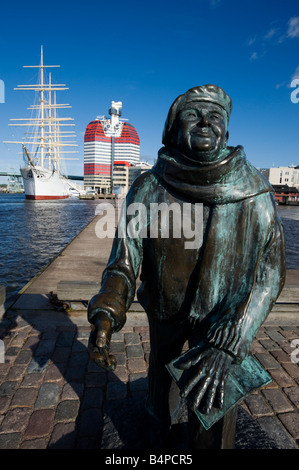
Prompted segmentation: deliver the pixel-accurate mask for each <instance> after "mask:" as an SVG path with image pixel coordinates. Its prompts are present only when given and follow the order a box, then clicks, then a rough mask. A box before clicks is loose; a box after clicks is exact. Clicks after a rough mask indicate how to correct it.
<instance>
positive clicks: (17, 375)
mask: <svg viewBox="0 0 299 470" xmlns="http://www.w3.org/2000/svg"><path fill="white" fill-rule="evenodd" d="M26 368H27V367H26V365H25V366H24V365H14V366H13V367H11V369H10V371H9V372H8V374H7V376H6V380H7V381H9V380H17V381H18V380H22V378H23V375H24V373H25V370H26Z"/></svg>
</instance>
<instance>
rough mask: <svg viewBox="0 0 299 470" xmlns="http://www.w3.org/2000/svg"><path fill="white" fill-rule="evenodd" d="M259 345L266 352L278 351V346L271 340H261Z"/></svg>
mask: <svg viewBox="0 0 299 470" xmlns="http://www.w3.org/2000/svg"><path fill="white" fill-rule="evenodd" d="M260 343H261V345H262V346H263V347H264V348H265V349H266V350H267V351H273V350H275V349H278V350H279V349H280V346H279V345H278V344H277V343H275V342H274V341H272V339H261V340H260Z"/></svg>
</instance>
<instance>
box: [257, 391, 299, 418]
mask: <svg viewBox="0 0 299 470" xmlns="http://www.w3.org/2000/svg"><path fill="white" fill-rule="evenodd" d="M262 393H263V395H264V396H265V397H266V399H267V400H268V402H269V403H270V405H271V406H272V408H273V409H274V411H275V412H276V413H286V412H287V411H293V410H294V408H293V406H292V405H291V403H290V402H289V400H288V399H287V397H286V396H285V394H284V393H283V392H282V391H281V390H279V389H277V390H274V389H273V390H263V391H262Z"/></svg>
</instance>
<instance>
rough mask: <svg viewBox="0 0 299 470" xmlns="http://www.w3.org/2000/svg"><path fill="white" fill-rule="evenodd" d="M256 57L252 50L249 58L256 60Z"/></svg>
mask: <svg viewBox="0 0 299 470" xmlns="http://www.w3.org/2000/svg"><path fill="white" fill-rule="evenodd" d="M256 59H257V53H256V52H253V53H252V54H251V56H250V60H256Z"/></svg>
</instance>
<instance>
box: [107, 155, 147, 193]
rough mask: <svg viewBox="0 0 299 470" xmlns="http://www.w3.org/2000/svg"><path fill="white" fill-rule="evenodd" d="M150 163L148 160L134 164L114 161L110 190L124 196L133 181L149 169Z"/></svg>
mask: <svg viewBox="0 0 299 470" xmlns="http://www.w3.org/2000/svg"><path fill="white" fill-rule="evenodd" d="M151 168H152V165H150V164H149V163H148V162H139V163H137V164H136V165H134V164H132V163H129V162H126V161H115V162H114V166H113V190H112V192H113V193H114V194H117V195H122V196H125V195H126V194H127V193H128V191H129V189H130V187H131V185H132V183H133V181H134V180H135V179H136V178H137V177H138V176H139V175H141V173H144V172H145V171H147V170H150V169H151Z"/></svg>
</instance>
